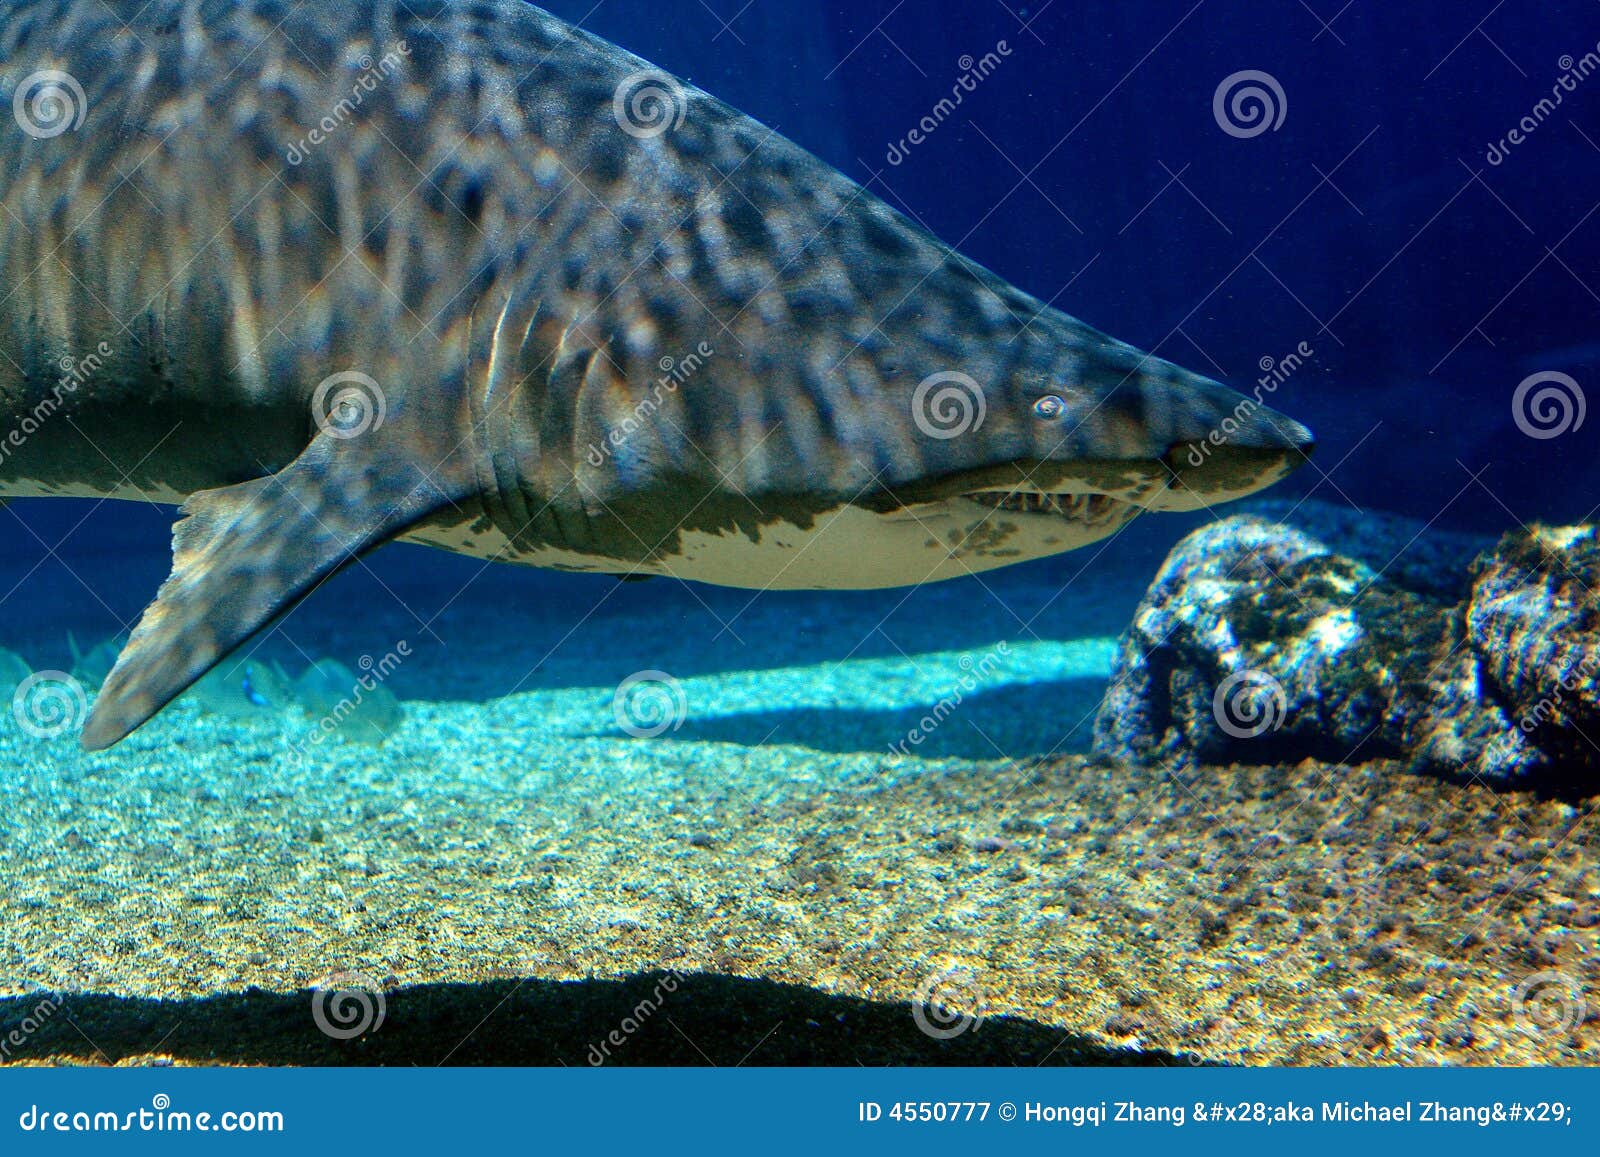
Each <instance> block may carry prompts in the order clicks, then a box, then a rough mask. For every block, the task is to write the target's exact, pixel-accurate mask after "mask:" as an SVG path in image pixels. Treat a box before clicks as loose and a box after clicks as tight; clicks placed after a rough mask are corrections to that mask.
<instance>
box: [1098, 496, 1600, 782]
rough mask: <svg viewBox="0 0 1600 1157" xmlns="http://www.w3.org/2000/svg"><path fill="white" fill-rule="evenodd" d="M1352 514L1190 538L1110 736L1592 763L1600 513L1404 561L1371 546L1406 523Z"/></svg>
mask: <svg viewBox="0 0 1600 1157" xmlns="http://www.w3.org/2000/svg"><path fill="white" fill-rule="evenodd" d="M1392 521H1393V520H1380V522H1381V523H1387V522H1392ZM1339 529H1340V528H1337V527H1336V533H1332V534H1329V535H1328V537H1333V538H1338V537H1343V535H1342V534H1341V533H1338V530H1339ZM1342 529H1343V530H1354V531H1356V533H1354V534H1353V535H1350V536H1349V538H1348V542H1350V543H1354V544H1356V545H1355V548H1354V550H1352V551H1351V552H1350V553H1346V551H1343V550H1336V549H1334V548H1333V547H1332V546H1330V545H1329V543H1328V542H1326V541H1324V540H1323V538H1322V537H1321V536H1318V535H1313V534H1311V533H1307V532H1306V531H1304V530H1300V529H1296V528H1294V527H1290V526H1287V525H1284V524H1283V523H1274V522H1270V521H1268V520H1266V519H1263V518H1260V517H1255V516H1236V517H1233V518H1228V519H1224V520H1223V521H1221V522H1218V523H1214V524H1212V525H1211V526H1208V527H1205V528H1203V529H1201V530H1199V531H1197V532H1195V533H1194V534H1191V535H1190V536H1189V537H1188V538H1186V539H1184V540H1183V541H1182V542H1181V543H1179V544H1178V546H1177V547H1176V548H1175V549H1174V550H1173V552H1172V554H1171V555H1170V556H1169V557H1168V559H1167V561H1166V563H1165V564H1164V565H1163V566H1162V568H1161V571H1160V573H1159V574H1158V575H1157V577H1156V580H1155V582H1154V584H1153V585H1152V586H1151V588H1150V590H1149V592H1148V593H1147V594H1146V596H1145V598H1144V601H1143V602H1142V603H1141V604H1140V607H1139V609H1138V611H1137V612H1136V614H1135V616H1134V620H1133V623H1132V625H1131V627H1130V628H1129V630H1128V632H1127V633H1126V634H1125V635H1124V637H1123V639H1122V642H1121V647H1120V650H1119V655H1118V659H1117V664H1116V668H1115V670H1114V672H1113V676H1112V682H1111V687H1110V690H1109V692H1108V693H1107V695H1106V698H1105V701H1104V703H1103V704H1102V706H1101V710H1100V714H1099V717H1098V719H1097V720H1096V726H1095V745H1096V748H1097V749H1098V750H1099V751H1101V752H1102V753H1104V754H1106V755H1109V756H1111V757H1113V758H1117V759H1124V760H1139V761H1161V762H1167V763H1170V764H1172V765H1174V766H1183V765H1192V764H1223V763H1254V764H1261V763H1269V762H1286V761H1295V760H1299V759H1302V758H1315V759H1320V760H1326V761H1329V762H1335V763H1361V762H1364V761H1366V760H1369V759H1374V758H1391V759H1401V760H1405V761H1407V762H1408V763H1409V764H1410V765H1411V766H1412V767H1414V768H1415V769H1417V770H1420V771H1431V772H1446V773H1455V774H1462V775H1468V776H1478V777H1482V778H1484V779H1486V780H1489V781H1491V782H1498V783H1510V782H1514V781H1525V780H1527V779H1528V778H1529V777H1533V776H1542V775H1546V774H1554V775H1559V776H1577V777H1582V776H1585V775H1587V776H1589V777H1590V778H1591V779H1592V772H1590V771H1588V770H1587V769H1589V768H1592V767H1597V766H1600V746H1596V743H1595V742H1591V739H1595V740H1600V637H1597V636H1596V627H1597V626H1600V606H1597V596H1596V593H1595V592H1596V591H1600V542H1597V539H1596V533H1595V529H1594V528H1593V527H1578V528H1564V529H1548V528H1538V529H1534V530H1533V531H1529V532H1517V533H1515V534H1512V535H1508V536H1507V537H1506V538H1505V539H1504V540H1502V541H1501V543H1500V544H1499V545H1498V546H1496V547H1494V548H1492V549H1490V550H1487V551H1485V552H1483V553H1482V554H1480V555H1479V557H1478V558H1477V560H1476V561H1475V562H1472V563H1470V564H1467V563H1465V562H1464V561H1463V558H1464V556H1463V554H1462V552H1461V551H1460V550H1459V545H1460V544H1459V543H1453V544H1448V545H1447V546H1446V547H1444V548H1437V547H1432V546H1430V547H1426V548H1425V549H1424V550H1423V551H1421V552H1419V553H1417V554H1415V555H1413V557H1411V558H1409V559H1407V560H1405V561H1404V563H1403V565H1402V564H1398V563H1396V564H1391V561H1389V560H1384V559H1383V558H1382V557H1381V556H1382V555H1383V554H1384V553H1385V550H1386V549H1387V548H1386V547H1380V548H1379V549H1378V550H1376V551H1373V550H1372V549H1371V546H1372V544H1373V543H1374V542H1380V543H1392V542H1395V541H1401V540H1402V537H1403V536H1401V535H1399V534H1398V533H1397V532H1396V529H1395V527H1393V526H1390V525H1379V524H1374V526H1373V529H1372V532H1371V533H1370V534H1366V535H1363V534H1360V533H1359V527H1358V526H1357V527H1348V526H1346V527H1343V528H1342ZM1417 538H1418V536H1417V534H1416V533H1415V532H1413V533H1412V541H1416V540H1417ZM1342 545H1345V544H1342ZM1355 551H1359V552H1360V553H1362V554H1365V555H1367V556H1368V557H1367V559H1365V560H1363V559H1362V558H1357V557H1352V553H1354V552H1355ZM1399 553H1400V555H1402V556H1404V555H1406V554H1407V553H1409V552H1407V551H1405V550H1403V549H1402V550H1401V551H1400V552H1399ZM1419 559H1420V560H1422V561H1420V562H1419V561H1418V560H1419Z"/></svg>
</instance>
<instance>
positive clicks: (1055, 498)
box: [965, 490, 1135, 526]
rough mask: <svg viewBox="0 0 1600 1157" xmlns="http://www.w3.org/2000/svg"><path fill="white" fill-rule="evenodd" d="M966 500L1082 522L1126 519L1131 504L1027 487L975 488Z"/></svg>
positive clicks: (1093, 523)
mask: <svg viewBox="0 0 1600 1157" xmlns="http://www.w3.org/2000/svg"><path fill="white" fill-rule="evenodd" d="M965 497H966V498H968V499H969V500H971V501H973V502H976V503H978V504H980V505H982V506H987V507H991V508H993V509H995V510H1005V511H1009V512H1011V513H1013V514H1053V515H1056V516H1057V517H1060V518H1065V519H1067V520H1068V521H1069V522H1080V523H1083V524H1084V525H1086V526H1105V525H1107V524H1109V523H1114V522H1116V521H1118V520H1119V519H1124V520H1125V519H1126V517H1127V516H1128V514H1129V513H1130V510H1129V508H1130V507H1132V506H1134V505H1135V504H1133V503H1129V502H1124V501H1123V500H1121V499H1119V498H1113V497H1112V496H1111V495H1109V494H1039V493H1035V492H1033V491H1027V490H1012V491H1006V490H979V491H976V492H974V493H972V494H968V495H965Z"/></svg>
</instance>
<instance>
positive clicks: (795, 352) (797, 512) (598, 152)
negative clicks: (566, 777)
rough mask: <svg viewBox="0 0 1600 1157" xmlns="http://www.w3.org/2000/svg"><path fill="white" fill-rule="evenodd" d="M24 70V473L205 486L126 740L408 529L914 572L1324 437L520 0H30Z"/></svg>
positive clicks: (181, 539)
mask: <svg viewBox="0 0 1600 1157" xmlns="http://www.w3.org/2000/svg"><path fill="white" fill-rule="evenodd" d="M0 101H3V104H0V109H3V108H10V109H11V110H12V111H13V112H14V114H15V115H14V117H13V120H14V121H15V125H13V124H9V123H0V203H3V211H0V496H17V495H98V496H109V497H117V498H134V499H138V498H144V499H149V500H155V501H161V502H183V503H184V507H183V510H184V515H185V517H184V518H183V519H182V521H180V522H179V523H178V524H177V526H176V528H175V531H174V540H173V556H174V557H173V567H172V574H171V576H170V577H169V579H168V580H167V582H166V583H165V584H164V585H163V586H162V588H161V590H160V591H159V592H158V594H157V597H156V599H155V600H154V602H152V603H151V605H150V606H149V607H148V608H147V609H146V611H145V613H144V616H143V617H142V619H141V620H140V622H139V624H138V625H137V627H136V628H135V630H134V631H133V634H132V636H131V638H130V640H129V642H128V644H127V646H126V648H125V649H124V651H123V653H122V656H121V658H120V660H119V661H118V663H117V665H116V667H115V669H114V670H113V671H112V672H111V674H110V676H109V678H108V679H107V681H106V683H105V685H104V687H103V688H102V690H101V692H100V694H99V696H98V699H97V700H96V703H95V706H94V710H93V713H92V715H91V716H90V719H89V721H88V723H87V724H86V726H85V728H84V731H83V736H82V740H83V743H84V745H85V746H86V747H88V748H90V749H97V748H102V747H106V746H108V745H110V744H112V743H115V742H116V741H118V740H119V739H121V738H122V737H124V736H125V735H127V734H128V733H129V732H130V731H131V730H133V729H134V728H136V727H137V726H139V725H140V724H141V723H143V722H144V721H145V720H147V719H148V718H149V717H150V716H151V715H153V714H154V713H155V712H156V711H158V710H159V709H160V708H161V707H162V706H163V705H164V704H166V703H167V702H169V701H170V700H171V699H172V698H173V697H174V696H176V695H177V694H179V693H180V692H181V691H182V690H183V689H184V688H185V687H187V686H188V685H189V684H190V683H192V682H193V681H194V680H195V679H197V678H198V677H199V676H201V675H202V674H204V672H205V671H206V670H207V669H208V668H209V667H211V666H212V665H213V664H215V663H216V662H217V661H218V660H219V659H220V658H222V657H223V656H224V655H225V654H227V653H228V652H229V651H230V650H232V649H233V648H234V647H236V646H238V645H239V644H240V643H241V642H242V641H244V640H245V639H246V638H248V637H249V636H250V635H251V634H252V633H254V632H255V631H257V630H259V629H260V628H261V627H262V626H263V625H264V624H266V623H267V622H268V621H269V620H270V619H271V618H272V617H273V616H274V615H276V614H278V613H279V612H281V611H282V610H283V609H284V608H286V607H288V606H290V605H292V604H293V603H294V602H295V601H296V600H298V599H300V598H302V597H304V596H305V595H306V594H307V593H308V592H310V591H311V590H312V589H313V588H314V587H315V586H317V585H318V584H319V583H320V582H322V581H324V580H325V579H326V578H327V577H329V576H330V575H331V574H332V573H334V572H335V571H336V570H337V569H338V568H339V567H340V566H342V565H343V564H345V563H346V562H348V561H349V560H350V559H352V558H353V557H355V556H356V555H357V554H359V553H361V552H363V551H367V550H371V549H374V548H375V547H377V546H379V545H381V544H382V543H384V542H386V541H389V540H391V539H394V538H397V537H404V538H407V539H410V540H414V541H419V542H425V543H432V544H435V545H439V546H444V547H446V548H449V549H454V550H462V551H468V552H471V553H475V554H479V555H482V556H484V557H491V558H503V559H506V560H508V561H514V562H524V563H531V564H534V565H541V566H553V567H563V568H569V569H587V570H596V571H605V572H611V573H619V574H630V575H631V574H664V575H675V576H679V577H683V578H689V579H696V580H702V581H707V582H714V583H725V584H730V585H738V586H747V587H756V588H762V587H875V586H893V585H904V584H915V583H920V582H925V581H932V580H935V579H941V578H949V577H954V576H959V575H964V574H969V573H973V572H975V571H980V570H984V569H988V568H991V567H995V566H1001V565H1005V564H1008V563H1012V562H1017V561H1021V560H1024V559H1029V558H1037V557H1041V556H1043V555H1048V554H1052V553H1056V552H1058V551H1063V550H1068V549H1071V548H1073V547H1076V546H1081V545H1083V544H1084V543H1086V542H1090V541H1094V540H1096V539H1099V538H1102V537H1104V536H1105V535H1108V534H1110V533H1112V532H1113V531H1115V530H1116V529H1117V528H1118V527H1120V526H1122V525H1123V524H1125V523H1126V522H1127V521H1128V520H1129V519H1130V518H1132V517H1133V516H1134V515H1135V514H1137V513H1139V512H1140V511H1142V510H1146V509H1157V510H1160V509H1193V508H1196V507H1200V506H1204V505H1207V504H1211V503H1214V502H1219V501H1224V500H1227V499H1229V498H1233V497H1237V496H1239V495H1241V494H1245V493H1249V492H1250V491H1253V490H1255V489H1258V488H1260V487H1262V486H1265V485H1267V484H1269V483H1271V482H1272V481H1274V480H1276V479H1277V478H1279V477H1281V476H1282V475H1283V474H1285V473H1287V472H1288V471H1289V470H1290V469H1292V468H1293V466H1295V465H1296V464H1298V463H1299V462H1300V461H1301V460H1302V458H1303V455H1304V453H1305V452H1306V450H1307V449H1308V448H1309V445H1310V435H1309V434H1308V432H1307V431H1306V430H1305V429H1304V428H1303V427H1301V426H1300V425H1298V424H1297V423H1294V422H1292V421H1290V420H1289V419H1287V418H1284V417H1282V416H1280V415H1278V414H1275V413H1274V412H1272V411H1271V410H1269V409H1267V408H1266V407H1264V406H1261V405H1260V404H1259V399H1247V398H1245V397H1243V396H1241V395H1239V394H1236V393H1234V392H1233V391H1231V390H1228V389H1226V388H1225V387H1223V386H1221V385H1219V384H1217V383H1216V382H1213V381H1210V380H1208V379H1205V378H1201V377H1198V376H1196V375H1194V374H1191V373H1188V372H1186V371H1184V370H1181V369H1179V368H1177V367H1176V366H1173V365H1171V364H1169V363H1167V362H1165V361H1161V360H1159V359H1157V358H1153V357H1149V356H1147V355H1144V354H1141V353H1140V352H1139V351H1138V350H1136V349H1133V348H1132V347H1130V346H1127V345H1124V344H1123V343H1121V342H1118V341H1115V340H1113V339H1111V338H1108V337H1106V336H1105V335H1104V334H1101V333H1099V332H1097V331H1095V330H1094V329H1092V328H1090V327H1089V326H1087V325H1085V324H1083V323H1082V322H1080V321H1077V320H1075V319H1073V318H1071V317H1068V316H1067V315H1066V314H1064V313H1061V312H1060V311H1058V310H1055V309H1052V308H1049V307H1047V306H1045V305H1043V304H1042V303H1041V302H1039V301H1038V300H1037V299H1035V298H1033V297H1031V296H1029V295H1028V294H1026V293H1023V292H1022V291H1020V290H1018V289H1016V288H1014V287H1012V286H1010V285H1008V284H1006V283H1005V282H1004V281H1003V280H1001V279H1000V278H999V277H997V276H995V275H994V274H992V273H990V272H988V271H987V270H985V269H983V268H980V267H979V266H977V265H975V264H974V263H972V262H971V261H968V260H966V259H965V258H963V257H961V256H959V255H958V254H956V253H954V252H953V251H952V250H951V249H950V248H948V247H947V246H945V245H944V244H943V243H941V242H940V241H938V240H937V239H936V238H934V237H932V236H931V235H929V234H928V233H927V232H926V231H924V230H923V229H921V228H919V227H918V226H917V225H915V224H914V223H912V222H911V221H908V220H907V219H906V218H904V217H903V216H901V215H900V214H898V213H897V212H895V211H894V210H892V209H890V208H889V207H888V206H887V205H885V204H884V203H883V202H882V201H880V200H878V199H877V198H875V197H874V196H872V195H871V194H870V193H868V192H866V191H865V190H864V189H862V188H861V187H859V186H857V185H856V184H854V183H853V182H851V181H850V180H848V179H847V178H846V177H844V176H842V175H841V174H839V173H838V172H836V171H834V170H833V169H831V168H829V167H828V166H827V165H825V164H823V163H822V162H820V161H818V160H817V159H816V158H814V157H812V156H811V155H809V154H808V153H806V152H804V151H803V150H802V149H800V148H799V147H797V146H796V145H794V144H791V143H790V142H788V141H786V140H784V139H783V138H782V137H780V136H778V135H776V134H775V133H773V132H772V131H771V130H769V129H767V128H765V127H764V126H762V125H760V124H758V123H757V122H755V121H753V120H751V119H749V118H747V117H745V116H743V115H741V114H740V113H738V112H736V111H734V110H733V109H731V108H729V107H727V106H726V105H724V104H722V103H721V102H719V101H717V100H716V99H715V98H713V97H711V96H708V95H707V94H705V93H703V92H701V91H699V90H697V89H695V88H693V87H692V86H689V85H687V84H682V83H680V82H677V81H675V80H672V79H670V78H668V77H665V76H664V75H662V74H660V73H658V72H654V71H652V70H650V66H649V65H647V64H646V63H645V62H643V61H641V60H639V59H638V58H636V57H634V56H632V55H630V54H628V53H626V52H624V51H622V50H621V49H619V48H616V47H614V46H613V45H610V44H608V43H606V42H604V41H601V40H599V39H597V38H595V37H593V36H591V35H589V34H587V33H585V32H582V31H581V30H578V29H576V28H573V27H571V26H569V25H567V24H565V23H563V22H562V21H559V20H557V19H555V18H554V17H552V16H550V15H548V14H546V13H544V12H542V11H540V10H539V9H537V8H534V7H531V6H529V5H527V4H524V3H522V2H521V0H470V2H467V0H463V2H459V3H458V2H452V0H404V2H403V3H402V2H401V0H341V2H340V3H330V4H306V3H295V2H291V0H23V2H17V0H0ZM12 435H16V436H12Z"/></svg>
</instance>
